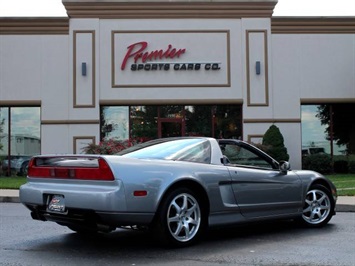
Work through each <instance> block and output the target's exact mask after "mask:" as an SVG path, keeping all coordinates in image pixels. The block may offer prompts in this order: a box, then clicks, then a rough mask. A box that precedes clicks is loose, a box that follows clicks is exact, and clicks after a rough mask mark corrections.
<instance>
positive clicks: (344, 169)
mask: <svg viewBox="0 0 355 266" xmlns="http://www.w3.org/2000/svg"><path fill="white" fill-rule="evenodd" d="M334 173H337V174H347V173H348V161H346V160H339V161H335V162H334Z"/></svg>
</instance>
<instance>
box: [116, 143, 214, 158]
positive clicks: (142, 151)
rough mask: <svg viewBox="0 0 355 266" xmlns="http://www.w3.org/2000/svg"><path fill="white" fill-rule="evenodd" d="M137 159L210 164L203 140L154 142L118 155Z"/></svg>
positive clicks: (206, 146) (208, 146)
mask: <svg viewBox="0 0 355 266" xmlns="http://www.w3.org/2000/svg"><path fill="white" fill-rule="evenodd" d="M118 155H122V156H123V157H129V158H138V159H163V160H174V161H188V162H198V163H210V162H211V146H210V143H209V141H208V140H205V139H189V138H181V139H166V140H155V141H149V142H145V143H142V144H140V145H137V146H133V147H131V148H129V149H126V150H123V151H121V152H119V153H118Z"/></svg>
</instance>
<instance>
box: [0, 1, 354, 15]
mask: <svg viewBox="0 0 355 266" xmlns="http://www.w3.org/2000/svg"><path fill="white" fill-rule="evenodd" d="M27 16H28V17H63V16H67V15H66V11H65V8H64V6H63V5H62V0H0V17H27ZM274 16H355V0H279V1H278V3H277V5H276V7H275V9H274Z"/></svg>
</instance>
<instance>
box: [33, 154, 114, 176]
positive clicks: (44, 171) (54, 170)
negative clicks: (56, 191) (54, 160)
mask: <svg viewBox="0 0 355 266" xmlns="http://www.w3.org/2000/svg"><path fill="white" fill-rule="evenodd" d="M28 176H29V177H34V178H64V179H79V180H97V181H113V180H114V179H115V178H114V176H113V173H112V171H111V168H110V166H109V165H108V164H107V162H106V161H105V160H104V159H103V158H99V159H98V167H61V166H59V167H56V166H50V165H49V166H47V165H46V166H37V165H36V158H33V159H31V161H30V163H29V164H28Z"/></svg>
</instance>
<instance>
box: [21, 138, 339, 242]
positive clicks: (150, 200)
mask: <svg viewBox="0 0 355 266" xmlns="http://www.w3.org/2000/svg"><path fill="white" fill-rule="evenodd" d="M336 198H337V195H336V188H335V187H334V185H333V184H332V183H331V182H330V181H329V180H328V179H327V178H325V177H324V176H322V175H321V174H319V173H316V172H312V171H291V170H290V166H289V164H288V162H277V161H275V160H274V159H273V158H271V157H270V156H268V155H267V154H266V153H264V152H262V151H261V150H259V149H257V148H256V147H254V146H252V145H250V144H248V143H246V142H243V141H240V140H234V139H230V140H227V139H221V140H216V139H213V138H207V137H186V138H185V137H180V138H167V139H158V140H153V141H149V142H146V143H142V144H139V145H136V146H133V147H131V148H129V149H126V150H124V151H122V152H120V153H119V154H117V155H67V156H56V155H42V156H36V157H34V158H33V159H32V160H31V161H30V164H29V168H28V183H27V184H25V185H23V186H21V188H20V200H21V202H22V203H23V204H24V205H25V206H27V207H28V208H29V209H30V210H31V215H32V218H33V219H37V220H42V221H54V222H57V223H58V224H60V225H64V226H68V227H69V228H70V229H72V230H74V231H77V232H80V233H88V232H97V231H105V232H109V231H112V230H115V229H116V228H118V227H121V226H132V227H134V228H145V229H149V230H152V231H153V232H155V235H156V236H157V237H159V238H160V239H161V241H163V242H164V243H168V244H170V245H174V246H186V245H190V244H192V243H194V242H196V241H197V240H198V239H199V238H200V237H201V235H202V234H203V232H204V231H205V230H206V228H208V227H212V226H221V225H229V224H238V223H245V222H250V221H262V220H269V219H280V218H283V219H294V220H297V221H299V222H301V223H303V224H305V225H307V226H309V227H319V226H323V225H325V224H327V223H328V222H329V220H330V219H331V217H332V216H333V215H334V214H335V204H336ZM49 204H50V206H51V209H50V210H49V209H48V205H49Z"/></svg>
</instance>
